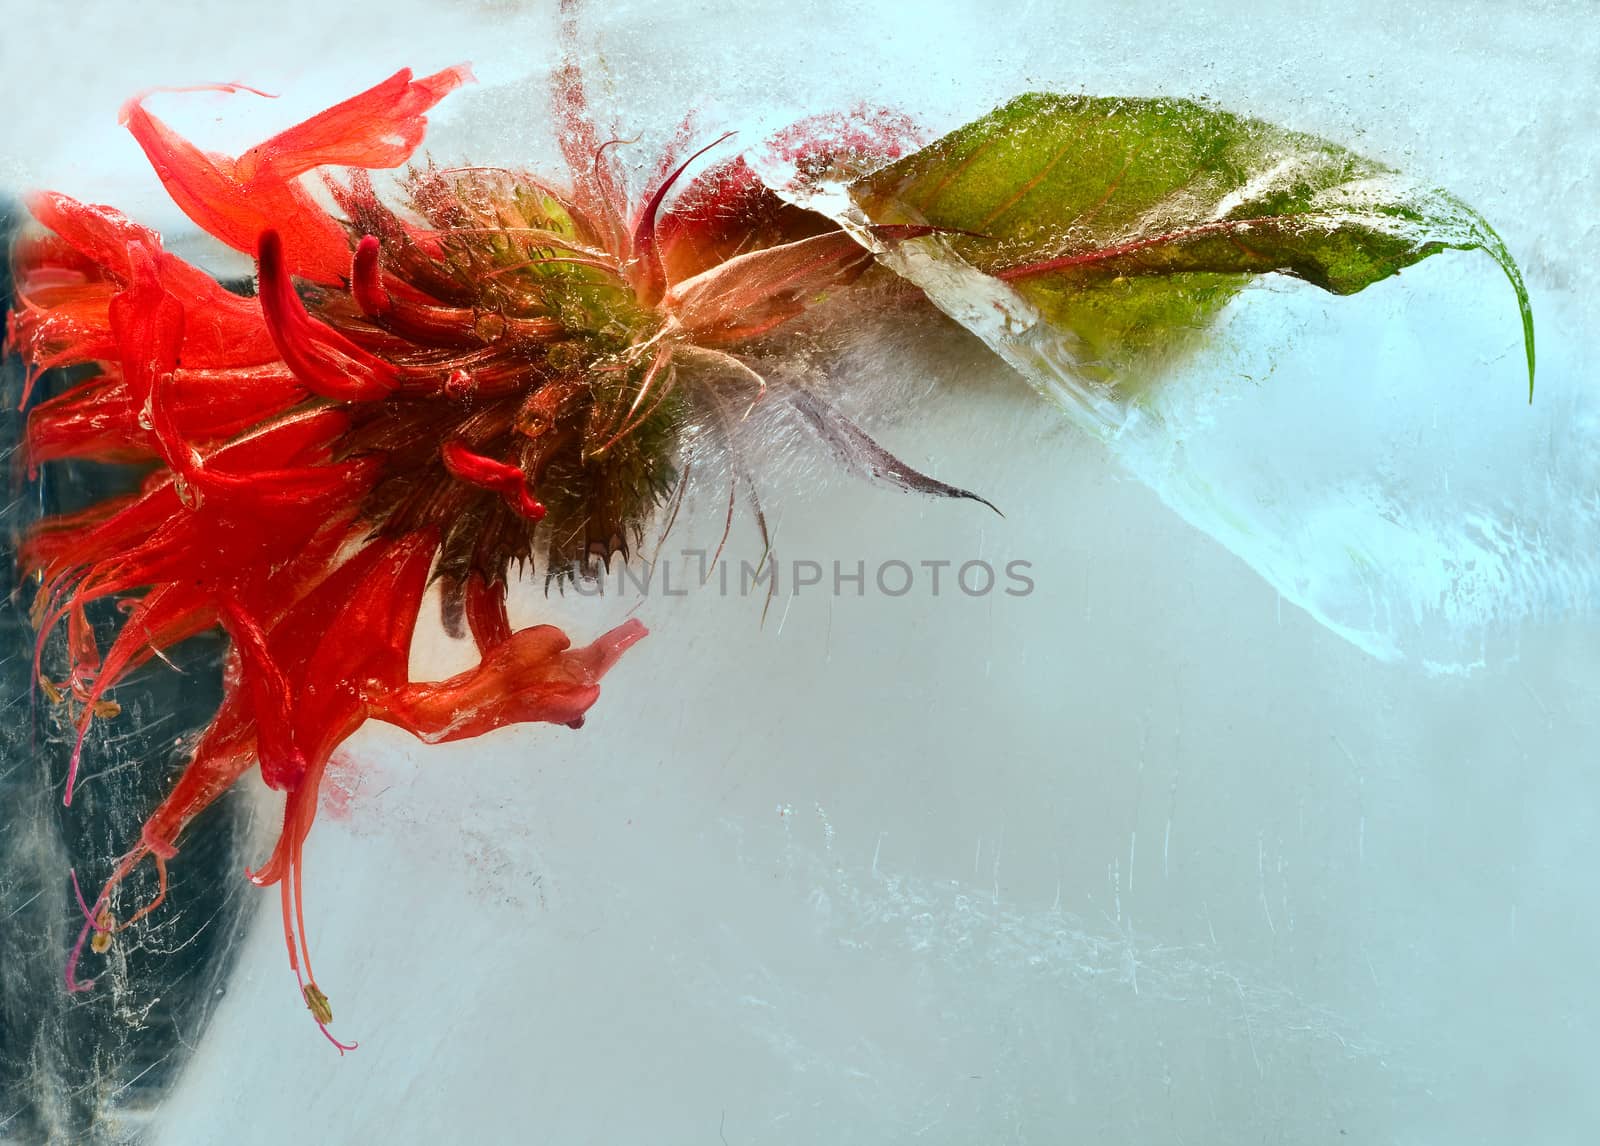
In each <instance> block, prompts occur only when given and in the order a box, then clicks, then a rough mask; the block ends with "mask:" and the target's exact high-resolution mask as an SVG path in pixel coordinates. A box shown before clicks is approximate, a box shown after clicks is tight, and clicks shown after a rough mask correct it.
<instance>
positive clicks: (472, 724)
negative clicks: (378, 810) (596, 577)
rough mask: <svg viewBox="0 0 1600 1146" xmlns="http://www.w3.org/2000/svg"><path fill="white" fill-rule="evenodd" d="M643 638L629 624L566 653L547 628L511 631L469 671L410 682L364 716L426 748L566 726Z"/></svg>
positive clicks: (565, 644) (559, 635)
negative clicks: (508, 730) (520, 727)
mask: <svg viewBox="0 0 1600 1146" xmlns="http://www.w3.org/2000/svg"><path fill="white" fill-rule="evenodd" d="M644 636H645V627H644V626H643V625H642V624H640V623H639V622H638V621H637V620H629V621H627V622H625V623H624V624H622V625H619V626H618V627H617V628H615V629H612V630H611V631H610V632H609V633H607V634H605V635H604V636H603V637H601V638H600V639H599V640H597V641H595V642H594V643H593V644H592V645H589V646H587V647H586V648H582V649H573V648H572V647H571V645H572V642H571V641H569V640H568V639H567V636H566V634H565V633H563V632H562V631H561V630H560V629H558V628H556V627H554V626H553V625H536V626H534V627H533V628H529V629H523V630H521V631H520V632H518V633H515V634H513V635H512V636H511V637H510V638H509V639H508V640H506V641H505V642H503V643H502V644H500V645H497V646H495V647H494V648H492V649H490V650H489V651H488V652H487V653H485V654H484V656H483V660H482V661H481V662H480V663H479V664H478V667H477V668H474V669H469V670H468V671H466V672H464V673H459V674H457V675H456V676H453V677H451V678H450V679H449V680H445V681H439V682H437V683H424V684H411V685H407V686H406V687H405V688H402V689H399V690H397V691H395V692H394V693H393V694H391V695H390V696H387V697H385V698H383V699H382V700H381V701H378V702H376V703H375V704H374V705H373V710H372V715H373V716H374V717H376V718H377V719H379V720H384V721H387V722H388V723H390V724H396V725H399V726H400V727H401V728H404V729H405V730H406V731H407V732H410V733H411V734H412V735H413V736H416V737H417V738H418V739H420V740H424V741H426V742H428V743H429V744H437V743H439V742H441V741H446V740H466V739H470V738H471V737H474V736H481V735H482V734H483V733H485V732H489V731H491V730H493V729H496V728H500V727H502V726H504V725H507V724H526V723H529V722H533V721H546V722H549V723H553V724H573V723H575V722H577V721H580V720H582V719H583V714H584V713H585V712H587V711H588V710H589V707H590V706H591V705H592V704H594V702H595V701H596V700H597V699H598V698H599V696H600V678H601V677H602V676H604V675H605V674H606V672H607V670H609V669H610V668H611V666H612V665H614V664H616V663H617V660H618V659H619V658H620V657H621V656H622V654H623V653H624V652H625V651H627V649H628V648H629V647H630V646H631V645H633V644H635V643H637V642H638V641H639V640H640V639H641V638H642V637H644Z"/></svg>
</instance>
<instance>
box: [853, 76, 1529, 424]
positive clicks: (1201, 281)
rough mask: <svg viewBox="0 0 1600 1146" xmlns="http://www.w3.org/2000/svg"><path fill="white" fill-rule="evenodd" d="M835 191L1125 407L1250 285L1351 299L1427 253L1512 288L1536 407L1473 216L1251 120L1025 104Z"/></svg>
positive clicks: (1350, 157) (1376, 168)
mask: <svg viewBox="0 0 1600 1146" xmlns="http://www.w3.org/2000/svg"><path fill="white" fill-rule="evenodd" d="M849 193H850V197H851V198H852V199H853V200H854V203H855V205H856V207H857V208H858V209H859V210H860V211H861V212H862V213H864V215H865V216H866V218H867V219H868V220H870V221H871V222H873V223H877V224H919V225H921V224H925V225H931V226H934V227H938V228H941V229H943V230H944V232H945V233H944V234H942V235H940V236H939V237H938V238H936V239H922V240H917V242H920V243H923V244H938V245H940V246H941V248H942V250H943V251H944V252H945V257H948V255H949V254H952V253H953V254H954V255H956V256H959V258H960V260H962V261H963V262H964V263H966V264H969V265H970V266H971V267H974V268H976V269H977V270H979V271H982V272H984V273H985V274H986V275H989V276H992V278H994V279H997V280H999V281H1000V282H1002V283H1005V284H1007V285H1008V286H1009V287H1010V289H1011V290H1013V291H1015V292H1016V293H1017V294H1019V295H1021V296H1022V297H1023V298H1024V299H1026V300H1027V302H1028V303H1030V304H1032V306H1033V307H1034V308H1036V309H1037V310H1038V312H1039V313H1040V314H1041V315H1042V316H1043V317H1044V319H1045V320H1046V321H1048V322H1049V323H1051V324H1053V325H1054V326H1055V327H1056V328H1057V329H1058V330H1062V331H1066V332H1070V335H1071V336H1072V338H1073V339H1074V340H1075V342H1076V346H1075V351H1074V355H1075V358H1076V360H1077V363H1078V368H1079V373H1081V374H1083V375H1085V376H1087V378H1088V379H1089V380H1090V381H1092V382H1099V383H1101V384H1103V386H1104V387H1105V388H1108V389H1109V390H1111V391H1112V392H1113V393H1115V394H1117V395H1118V396H1119V397H1123V398H1126V397H1129V396H1131V395H1132V394H1133V393H1134V392H1135V388H1136V386H1137V385H1138V384H1139V382H1140V381H1142V380H1146V379H1147V378H1148V376H1149V375H1150V373H1151V372H1152V370H1153V368H1154V367H1156V366H1157V365H1159V364H1160V362H1161V361H1163V360H1165V359H1168V358H1170V357H1171V355H1172V354H1173V353H1175V352H1181V350H1182V349H1183V348H1184V347H1185V346H1186V345H1187V344H1188V343H1189V342H1190V341H1192V337H1193V335H1194V334H1195V333H1196V332H1198V331H1200V330H1203V329H1204V328H1205V327H1206V326H1207V325H1208V323H1209V320H1210V319H1211V318H1213V317H1214V316H1215V314H1216V313H1217V312H1218V311H1219V310H1220V309H1221V307H1222V306H1223V304H1225V303H1226V302H1227V301H1228V299H1229V298H1231V297H1232V296H1233V294H1234V293H1235V292H1237V291H1238V290H1239V289H1240V288H1241V287H1242V286H1244V285H1245V284H1246V283H1248V282H1249V281H1250V280H1251V279H1252V278H1253V277H1255V276H1258V275H1262V274H1267V273H1274V272H1275V273H1282V274H1288V275H1293V276H1296V277H1298V278H1301V279H1304V280H1306V281H1307V282H1310V283H1313V284H1315V285H1316V286H1319V287H1321V288H1322V289H1324V290H1328V291H1331V292H1333V293H1335V294H1351V293H1354V292H1355V291H1359V290H1361V289H1363V288H1364V287H1367V286H1369V285H1371V284H1372V283H1374V282H1377V281H1378V280H1380V279H1384V278H1387V277H1389V276H1390V275H1393V274H1396V273H1398V272H1399V271H1400V270H1401V269H1402V268H1404V267H1407V266H1410V265H1411V264H1413V263H1415V262H1417V261H1419V260H1420V259H1424V258H1427V257H1428V256H1429V255H1432V254H1435V253H1437V252H1439V251H1441V250H1445V249H1447V248H1454V249H1459V250H1482V251H1485V252H1487V253H1488V254H1489V255H1490V256H1491V257H1492V258H1493V259H1494V260H1495V261H1496V262H1497V263H1498V264H1499V265H1500V267H1501V269H1502V270H1504V272H1505V274H1506V277H1507V278H1508V279H1509V280H1510V281H1511V285H1512V287H1513V288H1514V289H1515V291H1516V296H1517V304H1518V306H1519V307H1520V309H1521V312H1522V324H1523V335H1524V341H1525V347H1526V350H1527V358H1528V392H1529V397H1530V399H1531V398H1532V393H1533V371H1534V343H1533V315H1532V311H1531V310H1530V308H1529V304H1528V294H1527V290H1526V288H1525V287H1524V286H1523V282H1522V276H1521V274H1520V273H1519V271H1518V270H1517V265H1516V263H1515V262H1514V261H1513V260H1512V258H1511V255H1510V254H1509V252H1507V250H1506V248H1505V244H1504V243H1503V242H1502V241H1501V240H1500V237H1499V236H1498V235H1496V234H1495V232H1494V231H1493V229H1491V228H1490V227H1489V225H1488V224H1487V223H1486V222H1485V221H1484V220H1483V218H1482V217H1481V216H1480V215H1478V214H1477V212H1475V211H1473V210H1472V209H1471V208H1470V207H1468V206H1466V205H1465V204H1464V203H1462V202H1461V201H1460V200H1458V199H1456V198H1454V197H1453V196H1451V195H1449V194H1448V193H1446V192H1442V191H1437V190H1425V189H1419V188H1417V187H1415V186H1414V185H1410V184H1407V183H1406V182H1405V181H1404V180H1402V179H1401V178H1400V177H1399V176H1398V175H1397V174H1396V173H1395V172H1394V171H1392V170H1390V169H1389V168H1387V167H1384V166H1383V165H1381V164H1379V163H1376V162H1373V161H1372V160H1369V159H1365V158H1363V157H1361V156H1359V155H1356V154H1355V153H1353V152H1351V151H1348V150H1346V149H1345V148H1343V147H1340V146H1338V145H1337V144H1333V143H1329V142H1327V141H1326V140H1321V139H1317V138H1316V137H1314V136H1310V135H1303V134H1300V133H1296V132H1290V131H1285V130H1283V129H1281V128H1277V127H1274V126H1272V125H1271V124H1268V123H1264V122H1262V121H1261V120H1256V119H1247V118H1244V117H1242V116H1237V115H1233V114H1230V113H1228V112H1224V111H1219V110H1217V109H1215V108H1211V107H1207V106H1205V105H1204V104H1200V103H1195V102H1192V101H1188V100H1170V99H1120V98H1089V97H1084V96H1058V95H1024V96H1020V97H1018V98H1017V99H1015V100H1012V101H1011V102H1010V103H1009V104H1007V105H1006V106H1005V107H1003V108H1000V109H999V110H998V111H995V112H993V113H992V114H990V115H988V116H985V117H984V118H983V119H980V120H978V121H976V122H975V123H972V124H969V125H967V126H966V127H964V128H961V129H960V130H958V131H955V132H953V133H951V134H950V135H947V136H945V137H944V138H943V139H941V140H939V141H938V142H936V143H933V144H931V145H930V146H928V147H926V148H923V149H922V150H920V151H918V152H916V153H914V154H912V155H910V156H907V157H906V158H904V159H902V160H900V161H899V162H896V163H894V164H892V165H890V166H888V167H885V168H882V169H880V170H878V171H876V172H874V173H872V174H871V175H868V176H866V177H865V178H862V179H859V180H857V181H856V182H855V183H853V184H852V185H851V186H850V188H849ZM958 317H959V316H958Z"/></svg>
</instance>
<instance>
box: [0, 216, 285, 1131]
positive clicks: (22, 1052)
mask: <svg viewBox="0 0 1600 1146" xmlns="http://www.w3.org/2000/svg"><path fill="white" fill-rule="evenodd" d="M22 223H23V216H22V212H21V209H20V207H18V206H17V205H16V204H14V203H9V202H4V201H0V248H3V250H4V251H5V253H6V257H4V258H3V259H0V310H4V311H9V310H10V307H11V303H12V279H11V260H10V257H9V253H10V250H11V242H12V239H13V237H14V235H15V234H16V232H17V230H18V228H19V227H20V226H21V225H22ZM79 373H80V374H81V373H82V369H81V368H80V370H79ZM23 374H24V371H23V364H22V363H21V361H19V360H18V358H17V357H16V356H15V355H10V356H7V357H6V358H5V359H4V361H3V362H0V399H3V405H0V456H3V457H4V459H5V468H4V481H5V494H4V506H5V508H4V521H3V523H0V529H3V534H0V536H3V537H4V545H5V553H4V560H3V561H0V1142H5V1143H54V1142H73V1143H111V1142H132V1141H138V1140H139V1139H140V1138H141V1137H143V1131H144V1129H145V1127H146V1126H148V1124H149V1121H150V1116H151V1114H152V1113H153V1112H154V1110H155V1108H156V1107H157V1106H158V1105H159V1102H160V1100H161V1098H162V1096H163V1095H164V1094H165V1093H166V1092H167V1091H168V1090H169V1089H170V1087H171V1086H172V1084H173V1083H174V1081H175V1080H176V1078H177V1075H178V1072H179V1070H180V1069H181V1067H182V1064H183V1062H184V1061H185V1059H186V1058H187V1056H188V1055H189V1054H190V1053H191V1052H192V1051H193V1049H194V1048H195V1046H196V1044H197V1042H198V1040H199V1038H200V1035H201V1033H202V1032H203V1030H204V1029H205V1026H206V1023H207V1020H208V1018H209V1017H210V1014H211V1011H212V1009H213V1008H214V1006H215V1004H216V1003H217V1001H218V1000H219V999H220V997H221V995H222V992H223V990H224V988H225V981H226V976H227V972H228V968H229V966H230V964H231V961H232V952H233V950H234V948H235V947H236V945H237V942H236V941H237V939H238V936H239V933H240V931H241V928H242V926H243V923H244V920H245V907H246V906H247V905H248V904H251V903H253V902H254V901H253V898H252V897H251V896H250V894H249V893H250V890H251V889H250V887H249V885H248V884H247V883H246V881H245V880H244V878H243V876H242V873H241V869H242V868H243V866H244V865H245V863H246V862H247V860H248V858H249V857H247V856H246V855H244V854H243V853H242V851H241V849H240V846H239V845H240V841H241V840H242V838H243V837H244V835H245V832H244V829H245V828H246V827H247V826H248V825H247V823H246V817H247V814H248V813H247V808H246V802H245V801H243V800H241V799H239V798H237V796H236V794H230V795H227V796H224V797H223V798H222V799H220V800H219V801H217V803H216V804H215V805H213V806H212V807H211V808H210V809H209V810H208V811H207V812H205V813H204V814H203V815H202V816H200V817H199V818H198V819H197V820H196V821H195V822H194V823H193V824H192V825H191V826H190V827H189V829H188V830H187V831H186V832H185V833H184V835H183V838H182V840H181V841H180V843H181V845H182V851H181V852H180V854H179V855H178V857H177V858H176V859H175V860H173V861H172V862H171V864H170V865H169V872H170V890H169V893H168V896H167V899H166V902H165V903H164V904H163V905H162V906H161V907H159V908H158V909H157V910H156V911H155V912H153V913H152V914H151V915H150V916H148V917H147V918H146V919H145V920H143V921H142V922H141V923H139V924H137V925H135V926H134V927H133V928H131V929H129V930H127V931H124V932H122V933H120V934H119V935H118V936H117V937H116V940H115V942H114V943H113V944H112V946H111V947H110V949H109V950H108V951H106V952H105V953H104V954H95V953H92V952H91V951H90V950H89V949H88V947H85V948H84V951H83V955H82V958H81V960H80V961H79V965H78V968H77V973H78V977H79V979H80V981H89V980H94V987H93V988H92V989H91V990H88V991H82V992H78V993H69V992H68V991H67V990H66V985H65V970H66V964H67V961H68V955H69V952H70V951H71V949H72V946H73V944H74V942H75V941H76V939H77V938H78V934H79V931H80V929H81V927H82V925H83V921H84V920H83V913H82V911H81V910H80V908H79V906H78V904H77V901H76V899H75V897H74V895H73V891H72V885H71V882H70V879H69V873H70V872H73V871H76V873H77V877H78V879H79V880H80V881H81V883H82V886H83V892H84V895H85V896H86V897H89V898H90V899H91V901H92V899H93V897H94V895H95V894H96V893H97V891H98V889H99V887H100V886H101V884H102V883H103V882H104V880H105V879H106V878H107V876H108V875H109V874H110V873H111V870H112V868H113V866H114V865H115V863H116V861H117V859H118V858H119V857H120V856H121V855H122V854H123V853H125V852H126V851H127V850H128V848H129V847H130V846H131V845H132V844H133V843H134V841H136V840H137V839H138V836H139V830H140V827H141V825H142V824H143V821H144V818H145V817H146V816H147V815H148V814H149V813H150V811H151V810H152V809H153V808H154V807H155V806H156V805H157V804H158V803H159V802H160V800H161V798H162V797H163V796H164V795H165V794H166V792H167V790H168V789H169V788H170V786H171V784H172V782H173V780H174V779H175V778H176V776H177V774H178V772H179V771H180V770H181V768H182V766H183V764H184V762H185V761H186V760H187V758H188V752H189V749H190V748H191V747H192V744H193V741H194V737H195V735H196V734H197V733H198V731H199V730H200V729H201V728H202V727H203V726H204V725H205V724H206V722H208V721H209V720H210V719H211V716H212V714H213V713H214V712H215V710H216V707H217V704H218V701H219V699H220V697H221V661H222V653H223V649H224V641H223V639H222V636H221V634H220V632H212V633H207V634H204V635H202V636H200V637H197V638H195V639H193V640H190V641H188V642H186V643H185V644H183V645H182V646H180V647H178V648H177V649H176V650H173V653H172V654H171V656H170V661H171V663H170V664H168V663H163V661H162V660H161V659H156V660H152V661H151V662H150V663H149V664H148V665H146V666H145V667H143V668H142V669H140V670H137V671H136V672H135V673H133V674H132V675H131V676H130V677H129V678H128V679H127V680H126V681H125V682H124V683H121V684H119V685H118V686H117V688H116V689H115V690H114V693H113V695H114V698H115V700H116V702H117V704H118V705H120V707H121V711H120V713H119V714H117V715H116V716H114V717H112V718H109V719H104V720H96V721H95V722H94V723H93V725H92V726H91V730H90V732H89V735H88V738H87V741H86V743H85V746H84V752H83V761H82V765H81V771H80V773H79V779H78V785H77V789H76V792H75V794H74V798H73V803H72V806H71V807H64V806H63V805H62V793H63V789H64V785H65V780H66V775H67V767H68V762H69V759H70V756H71V752H72V746H73V740H74V736H75V730H74V724H73V717H72V712H71V711H69V709H71V710H72V711H75V710H76V709H75V706H73V705H70V704H68V703H59V704H58V703H52V701H51V700H50V698H49V697H48V695H47V693H46V692H45V691H44V690H42V689H40V688H38V687H36V678H35V673H34V664H33V656H34V645H35V634H34V631H33V629H32V627H31V624H30V621H29V609H30V607H31V605H32V604H33V589H34V586H33V585H31V584H19V583H18V578H19V571H18V568H17V560H16V558H17V547H18V545H19V543H20V542H21V539H22V538H23V537H24V536H25V535H26V532H27V530H28V528H29V527H30V525H31V524H32V523H34V522H36V521H38V520H39V519H40V518H42V517H45V516H49V515H52V514H57V513H62V512H67V511H70V510H74V509H79V508H82V507H84V506H87V505H91V504H94V503H95V502H97V501H99V500H101V499H102V498H104V497H106V496H108V495H111V494H115V493H119V492H125V491H128V490H130V489H136V488H137V485H138V482H139V479H140V476H141V475H140V474H139V473H138V472H137V471H136V470H134V469H131V468H130V467H123V466H102V465H92V464H82V463H77V462H58V463H50V464H47V465H46V466H44V467H42V468H41V470H40V472H38V473H37V474H34V475H30V474H29V473H28V472H27V467H26V463H25V461H24V460H23V451H22V450H21V449H20V443H21V442H22V440H23V434H24V425H25V419H24V415H23V414H21V413H19V412H18V411H17V409H16V406H17V401H18V398H19V397H20V395H21V393H22V388H23ZM71 380H72V379H71V378H69V377H68V376H66V375H65V374H64V373H63V372H61V371H51V372H49V373H47V374H45V375H44V376H43V377H42V378H41V379H40V381H39V383H38V385H37V386H36V387H35V392H34V396H33V398H32V403H33V404H37V403H38V402H39V401H42V400H44V399H46V398H48V397H50V396H51V395H52V394H56V393H60V392H61V390H62V388H63V387H64V386H65V385H66V384H68V383H69V381H71ZM99 606H100V607H98V608H94V607H91V609H90V621H91V623H92V624H93V627H94V630H95V635H96V638H97V640H98V641H99V644H100V647H101V649H102V650H103V649H105V648H107V647H108V646H109V644H110V641H111V639H112V638H113V637H114V635H115V633H116V630H117V624H118V621H119V619H120V613H119V610H118V608H117V606H116V604H115V603H114V602H109V601H107V602H100V603H99ZM62 628H63V629H64V626H63V627H62ZM65 664H66V652H65V634H64V632H57V633H54V634H52V636H51V638H50V640H49V641H48V642H47V644H46V646H45V652H44V658H43V664H42V673H41V675H43V676H45V677H47V678H50V679H53V680H60V679H61V678H62V677H63V676H64V675H65V669H64V666H65ZM146 868H148V865H146ZM154 893H155V878H154V872H153V871H150V870H141V871H139V872H137V873H136V874H135V875H134V876H133V877H132V878H130V879H129V880H128V881H127V883H126V884H125V885H124V887H123V889H122V890H121V892H120V893H119V895H118V897H117V904H116V911H117V913H118V914H119V916H120V917H122V918H126V917H127V916H128V915H129V914H131V913H132V912H133V910H135V909H136V908H137V907H138V906H139V905H140V904H142V903H144V902H146V901H148V899H149V898H150V897H151V896H152V895H154Z"/></svg>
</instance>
